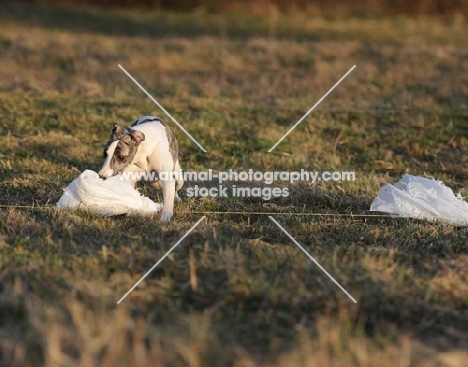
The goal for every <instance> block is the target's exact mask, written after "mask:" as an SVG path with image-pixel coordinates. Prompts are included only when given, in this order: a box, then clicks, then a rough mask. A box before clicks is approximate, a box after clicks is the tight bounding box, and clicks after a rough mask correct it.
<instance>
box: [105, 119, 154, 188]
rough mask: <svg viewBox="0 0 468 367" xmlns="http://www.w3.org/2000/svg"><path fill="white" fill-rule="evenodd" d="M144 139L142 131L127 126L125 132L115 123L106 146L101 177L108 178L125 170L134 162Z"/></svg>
mask: <svg viewBox="0 0 468 367" xmlns="http://www.w3.org/2000/svg"><path fill="white" fill-rule="evenodd" d="M144 140H145V134H143V133H142V132H141V131H138V130H133V129H131V128H127V132H123V130H122V128H121V127H120V125H119V124H114V126H113V127H112V134H111V137H110V139H109V141H108V142H107V144H106V146H105V147H104V164H103V165H102V168H101V170H100V171H99V177H101V178H103V179H106V178H109V177H112V176H115V175H117V174H119V173H121V172H123V171H124V170H125V168H127V167H128V166H129V165H130V164H131V163H132V161H133V158H134V157H135V154H136V152H137V150H138V146H139V145H140V143H141V142H142V141H144Z"/></svg>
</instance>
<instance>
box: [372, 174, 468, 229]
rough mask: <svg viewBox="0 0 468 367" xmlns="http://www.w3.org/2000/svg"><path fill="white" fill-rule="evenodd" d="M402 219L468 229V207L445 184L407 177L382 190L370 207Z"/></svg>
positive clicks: (416, 177)
mask: <svg viewBox="0 0 468 367" xmlns="http://www.w3.org/2000/svg"><path fill="white" fill-rule="evenodd" d="M370 210H371V211H378V212H385V213H390V214H393V215H398V216H400V217H411V218H420V219H427V220H432V221H435V220H442V221H446V222H449V223H452V224H455V225H458V226H466V225H468V203H467V202H466V201H464V200H463V198H462V197H461V196H460V194H457V196H455V195H454V194H453V191H452V189H450V188H449V187H447V186H445V185H444V184H443V182H442V181H437V180H434V179H433V178H432V179H428V178H424V177H418V176H411V175H408V174H406V175H404V176H403V178H402V179H401V181H400V182H398V183H396V184H395V185H394V186H393V185H390V184H387V185H385V186H383V187H382V188H381V189H380V191H379V195H378V196H377V197H376V198H375V199H374V201H373V202H372V204H371V207H370Z"/></svg>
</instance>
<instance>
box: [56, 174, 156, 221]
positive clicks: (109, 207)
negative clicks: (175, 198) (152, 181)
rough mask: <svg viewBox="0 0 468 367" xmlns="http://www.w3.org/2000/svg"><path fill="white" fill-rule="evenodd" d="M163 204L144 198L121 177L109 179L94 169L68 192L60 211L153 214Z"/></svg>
mask: <svg viewBox="0 0 468 367" xmlns="http://www.w3.org/2000/svg"><path fill="white" fill-rule="evenodd" d="M162 207H163V205H162V204H159V203H155V202H154V201H152V200H151V199H149V198H147V197H146V196H142V195H141V194H140V193H139V192H138V191H137V190H135V188H134V187H133V186H132V184H131V183H130V182H128V181H127V180H122V179H121V178H120V177H119V176H118V175H117V176H113V177H110V178H108V179H106V180H102V179H100V178H99V175H98V174H97V173H96V172H94V171H91V170H86V171H84V172H83V173H82V174H81V175H80V176H79V177H77V178H76V179H74V180H73V181H72V183H71V184H70V185H68V186H67V188H66V189H65V191H64V193H63V195H62V197H61V198H60V200H59V201H58V202H57V206H56V209H66V208H69V209H77V208H83V209H88V210H90V211H91V212H93V213H95V214H97V215H103V216H112V215H119V214H127V215H144V216H147V215H153V214H156V213H157V212H158V211H160V210H161V209H162Z"/></svg>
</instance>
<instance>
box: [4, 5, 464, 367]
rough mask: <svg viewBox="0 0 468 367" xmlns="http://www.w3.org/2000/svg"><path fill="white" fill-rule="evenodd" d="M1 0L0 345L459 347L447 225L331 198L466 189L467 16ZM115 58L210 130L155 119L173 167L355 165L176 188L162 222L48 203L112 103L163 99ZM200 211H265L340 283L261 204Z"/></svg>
mask: <svg viewBox="0 0 468 367" xmlns="http://www.w3.org/2000/svg"><path fill="white" fill-rule="evenodd" d="M2 6H3V5H2ZM4 9H5V10H4V11H2V12H1V14H0V19H1V21H2V22H1V23H0V65H2V67H1V68H0V120H1V123H0V146H1V151H0V179H1V183H0V204H2V205H31V204H34V205H37V207H36V208H15V207H2V208H0V366H9V367H11V366H14V367H15V366H26V367H27V366H46V367H59V366H60V367H62V366H83V367H93V366H130V365H131V366H191V367H193V366H239V367H240V366H257V365H258V366H264V367H267V366H268V367H270V366H315V365H320V366H324V367H329V366H330V367H331V366H379V367H380V366H395V365H399V366H411V367H412V366H434V367H435V366H447V367H452V366H453V367H462V366H464V365H465V364H466V358H467V357H468V353H467V352H466V345H467V344H468V326H467V325H468V314H467V311H466V310H467V306H468V289H467V286H466V284H467V281H468V272H467V269H468V267H467V265H468V263H467V261H468V260H467V256H468V247H467V242H466V234H467V232H466V230H465V229H464V228H456V227H453V226H450V225H447V224H443V223H426V222H422V221H415V220H406V219H391V218H385V217H384V218H377V217H372V218H370V217H369V218H365V217H353V216H351V215H350V214H366V213H368V212H367V210H368V208H369V205H370V202H371V201H372V199H373V197H375V195H376V194H377V192H378V190H379V187H380V185H381V184H382V183H385V182H389V181H390V182H392V181H396V180H398V179H400V177H401V174H403V173H404V172H407V171H409V172H410V173H412V174H416V175H423V174H429V175H434V176H435V177H437V178H439V179H442V180H444V181H445V182H447V184H449V185H450V186H451V187H453V188H454V189H455V191H457V190H462V192H463V193H466V192H467V191H466V187H467V182H468V171H467V169H466V166H467V156H468V155H467V153H468V134H467V132H466V120H467V118H468V114H467V100H468V87H467V86H468V63H467V61H466V60H467V56H468V55H467V47H468V40H467V38H466V34H467V31H468V24H467V23H466V22H465V21H463V20H462V21H459V20H457V21H453V20H436V19H431V18H420V19H408V18H387V19H357V18H349V19H347V18H342V19H328V20H327V19H325V18H314V17H310V18H309V17H305V16H300V15H295V16H281V17H278V18H277V19H276V20H274V21H273V20H272V18H255V17H252V16H248V15H245V16H242V17H240V16H235V17H231V16H227V15H222V16H221V15H200V14H199V15H182V14H162V15H161V14H150V13H148V14H142V13H129V14H124V13H101V12H99V11H84V10H73V9H68V10H65V9H56V8H47V7H44V6H37V7H35V6H34V7H33V8H32V9H31V8H29V7H26V6H23V5H21V4H9V3H6V4H5V6H4ZM119 63H120V64H122V65H123V66H124V67H125V68H126V69H127V70H128V71H129V72H130V73H132V74H133V75H134V76H135V78H136V79H137V80H139V81H140V82H141V83H142V84H143V85H144V86H145V87H147V88H148V90H149V92H150V93H152V94H153V95H154V96H155V97H156V98H157V99H158V100H159V101H160V102H161V103H162V104H163V105H164V106H165V107H166V109H167V110H169V111H170V112H171V113H172V114H173V115H174V116H175V117H176V119H177V120H178V121H179V122H181V123H182V124H183V125H184V126H185V127H186V128H187V129H188V130H189V131H190V132H191V133H192V134H193V136H194V137H195V138H197V139H198V140H199V141H200V142H201V143H202V144H203V146H205V147H206V148H207V150H208V153H207V154H203V153H202V152H201V151H200V150H199V149H198V148H197V147H196V146H195V145H194V144H193V143H192V142H191V141H190V140H189V139H188V138H187V137H186V136H185V135H184V134H183V133H182V132H181V131H179V130H178V129H177V127H176V126H173V129H174V131H175V132H176V134H177V137H178V140H179V145H180V147H181V155H182V163H183V168H184V169H186V170H195V169H206V168H213V169H223V168H237V169H243V168H261V169H265V170H272V169H284V168H291V169H293V168H294V169H300V168H307V169H310V170H314V169H316V170H333V169H338V170H354V171H356V175H357V180H356V181H355V182H343V183H335V184H325V183H316V184H310V185H294V186H291V187H290V189H291V193H292V194H291V196H290V197H289V198H287V199H281V200H279V199H278V200H273V201H272V202H262V201H258V200H247V199H239V198H228V199H223V200H221V199H204V200H201V199H189V198H186V199H185V200H184V202H183V203H181V204H178V205H177V206H176V215H175V217H174V221H173V222H172V223H171V224H168V225H160V224H159V223H158V222H157V219H145V220H142V219H139V218H127V217H116V218H99V217H95V216H92V215H89V214H88V213H86V212H54V211H53V210H52V209H50V208H48V206H49V205H53V204H54V203H55V202H56V201H57V200H58V198H59V197H60V195H61V193H62V189H63V188H64V187H65V186H66V185H67V184H68V183H69V182H70V181H71V180H72V179H74V178H75V177H76V176H77V175H78V174H79V172H81V171H83V170H84V169H94V170H96V169H98V168H99V166H100V164H101V163H102V162H101V160H102V158H101V154H102V147H103V143H104V142H105V140H106V139H107V137H108V134H109V131H110V127H111V126H112V124H113V122H115V121H118V122H121V123H128V122H130V121H133V120H134V119H135V118H136V117H138V116H140V115H145V114H156V115H159V116H161V117H164V115H163V114H162V112H161V111H158V109H157V107H156V106H154V105H153V104H152V102H151V101H150V100H148V99H147V98H146V97H145V96H144V95H143V94H142V92H141V91H140V90H139V89H138V88H136V87H135V86H134V85H133V83H132V82H131V81H130V80H129V79H128V78H127V77H126V76H125V75H124V74H123V73H122V72H121V71H120V70H119V69H118V67H117V64H119ZM354 64H356V65H357V68H356V70H355V71H354V72H353V73H352V74H351V75H350V76H349V77H348V78H347V79H346V80H345V82H343V83H342V84H341V85H340V86H339V87H338V88H337V89H336V90H335V91H334V92H333V93H332V94H331V95H330V96H329V97H328V98H327V99H326V100H325V101H324V102H323V103H322V104H321V105H320V106H319V108H318V109H317V110H316V111H314V112H313V113H312V114H311V115H310V116H309V117H308V118H307V119H306V120H305V121H304V122H303V124H302V125H301V126H299V127H298V128H297V130H296V131H294V132H293V133H292V134H291V135H290V136H289V137H288V138H287V139H286V140H285V141H283V142H282V143H281V144H280V145H279V146H278V147H277V148H276V150H275V151H274V153H270V154H268V153H266V151H267V150H268V149H269V148H270V147H271V146H272V145H273V144H274V143H275V142H276V141H277V139H279V138H280V137H281V136H282V134H283V133H284V132H285V131H286V130H287V129H288V128H289V127H290V126H291V125H292V124H293V123H294V122H295V121H297V120H298V119H299V118H300V117H301V116H302V114H303V113H304V112H305V111H306V110H308V108H310V106H311V105H312V104H313V103H314V102H315V101H316V100H318V99H319V98H320V97H321V96H322V94H323V93H324V92H325V91H326V90H328V88H330V86H331V85H333V84H334V83H335V82H336V80H337V79H339V77H340V76H341V75H343V74H344V73H345V72H346V71H347V70H348V69H349V68H350V67H351V66H352V65H354ZM166 120H167V121H169V120H168V119H166ZM190 184H191V183H188V184H187V185H190ZM192 184H193V183H192ZM142 190H143V192H144V193H146V194H147V195H149V196H151V197H152V198H156V199H158V200H160V199H161V198H160V196H155V195H154V193H153V192H151V191H150V190H148V189H147V188H145V187H142ZM214 211H247V212H261V213H267V212H275V213H277V214H275V218H276V219H277V220H278V221H280V223H281V224H282V225H284V226H285V227H286V228H287V230H288V231H289V232H290V233H291V234H292V235H293V236H294V237H295V238H297V240H298V241H299V242H300V243H301V244H303V245H304V246H305V248H306V249H307V250H308V251H310V253H311V254H312V255H313V256H314V257H315V258H316V259H317V260H319V261H320V263H321V264H322V265H323V266H324V267H325V268H326V269H327V270H328V271H329V272H330V273H331V274H332V275H333V276H334V277H336V279H337V280H338V281H339V282H340V283H341V284H343V286H344V287H345V288H346V289H347V290H348V291H349V292H350V293H351V294H352V295H353V296H354V297H355V298H356V299H357V300H358V303H357V304H356V305H355V304H353V303H352V302H351V301H350V300H349V299H348V298H347V297H346V296H345V295H344V294H342V293H341V292H340V291H339V289H338V288H336V287H335V285H334V284H333V283H331V282H330V281H329V279H328V278H326V277H325V276H324V275H323V273H321V271H320V270H319V269H317V268H316V267H315V266H314V265H313V264H312V263H311V262H310V261H308V260H307V258H306V257H305V256H303V254H302V253H301V252H300V251H299V250H298V249H297V248H295V247H294V245H293V244H292V243H291V242H290V241H289V239H288V238H287V237H285V236H284V234H282V232H281V231H280V230H279V229H278V228H276V227H275V226H274V225H272V224H271V222H270V221H269V220H268V219H267V216H266V215H257V214H242V215H241V214H228V215H226V214H214V213H213V212H214ZM202 212H207V213H206V215H207V220H206V221H205V222H204V223H203V224H202V225H200V226H199V227H198V228H197V229H196V230H195V231H194V232H193V233H192V234H191V235H190V236H189V237H187V238H186V240H184V242H183V243H182V244H181V245H180V246H179V247H178V248H177V249H176V250H175V251H174V253H173V254H171V255H170V256H169V257H168V258H167V259H166V260H165V261H164V262H163V263H162V264H161V265H160V266H159V267H158V268H157V269H156V270H154V271H153V273H152V274H151V275H150V276H149V277H148V278H147V279H146V280H145V281H144V282H143V283H141V284H140V286H139V287H138V288H137V289H135V291H134V292H132V294H131V295H130V296H129V297H128V298H127V299H125V300H124V301H123V302H122V303H121V304H120V305H118V306H117V304H116V302H117V300H118V299H119V298H120V297H121V296H122V295H123V294H125V292H126V291H127V290H128V289H129V288H130V287H131V286H132V285H133V284H134V283H135V282H136V281H137V280H138V279H139V278H140V277H141V276H142V275H143V274H144V273H145V272H146V271H147V270H148V269H149V268H150V267H151V266H152V265H153V264H154V263H155V262H156V261H157V260H158V259H159V258H161V256H163V255H164V253H165V252H166V251H167V250H168V249H169V248H170V247H171V246H172V245H173V244H174V243H175V242H176V241H177V240H178V239H179V238H180V237H181V236H182V235H183V234H184V233H185V232H186V231H187V230H188V229H189V228H190V226H191V225H193V223H195V222H196V221H197V220H198V219H199V218H200V217H201V215H202V214H201V213H202ZM290 212H294V213H301V212H303V213H305V214H314V213H323V214H327V216H322V217H319V216H295V215H291V214H288V213H290ZM210 213H211V214H210ZM335 214H337V215H336V216H334V215H335Z"/></svg>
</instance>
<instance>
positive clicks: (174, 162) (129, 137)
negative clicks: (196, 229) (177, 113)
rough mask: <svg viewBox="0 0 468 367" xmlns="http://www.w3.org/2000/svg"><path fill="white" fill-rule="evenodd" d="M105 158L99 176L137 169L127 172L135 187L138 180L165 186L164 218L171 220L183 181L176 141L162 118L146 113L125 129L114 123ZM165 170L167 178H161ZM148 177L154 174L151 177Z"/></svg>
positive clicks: (164, 220)
mask: <svg viewBox="0 0 468 367" xmlns="http://www.w3.org/2000/svg"><path fill="white" fill-rule="evenodd" d="M104 158H105V161H104V164H103V166H102V168H101V170H100V171H99V177H101V178H103V179H106V178H109V177H112V176H115V175H117V174H120V173H123V172H136V174H135V175H134V176H133V177H131V176H130V175H126V176H127V177H126V178H127V179H128V180H129V181H130V182H131V183H132V184H133V186H135V184H136V182H137V181H138V180H139V179H143V180H145V182H147V183H148V184H150V185H151V186H152V187H154V188H155V189H162V190H163V195H164V206H163V210H162V213H161V221H162V222H168V221H170V220H171V217H172V214H173V211H174V200H178V201H179V200H180V199H179V196H178V195H177V191H178V190H179V189H180V188H181V187H182V185H183V184H184V181H183V177H182V169H181V168H180V164H179V148H178V144H177V140H176V138H175V136H174V133H173V132H172V131H171V129H169V127H168V126H167V125H166V123H165V122H164V121H163V120H161V119H160V118H158V117H155V116H143V117H140V118H139V119H138V120H136V121H135V122H133V123H132V125H131V127H129V128H127V129H126V130H125V131H123V130H122V128H121V127H120V125H119V124H114V126H113V128H112V134H111V137H110V139H109V141H108V142H107V144H106V146H105V148H104ZM145 172H148V173H149V175H148V174H147V175H146V177H145V175H142V174H141V173H145ZM162 172H164V175H165V176H166V177H164V178H163V177H161V179H159V176H160V175H161V173H162ZM174 173H175V178H174V179H173V177H174ZM135 176H137V177H135ZM138 176H139V177H138ZM142 176H143V177H142ZM148 176H153V177H152V179H151V177H148ZM161 176H162V175H161ZM168 176H169V177H168Z"/></svg>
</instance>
